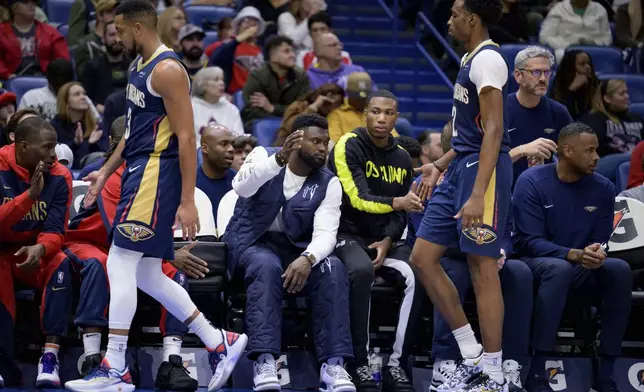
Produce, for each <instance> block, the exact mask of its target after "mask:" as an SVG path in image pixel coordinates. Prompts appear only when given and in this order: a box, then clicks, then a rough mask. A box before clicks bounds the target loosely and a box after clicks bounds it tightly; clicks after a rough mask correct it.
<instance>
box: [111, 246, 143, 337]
mask: <svg viewBox="0 0 644 392" xmlns="http://www.w3.org/2000/svg"><path fill="white" fill-rule="evenodd" d="M142 256H143V253H140V252H134V251H131V250H128V249H124V248H119V247H118V246H116V245H114V244H112V246H111V247H110V252H109V255H108V256H107V278H108V279H109V281H110V315H109V326H110V329H130V324H132V319H133V318H134V313H136V283H137V282H136V270H137V267H138V264H139V261H140V260H141V257H142Z"/></svg>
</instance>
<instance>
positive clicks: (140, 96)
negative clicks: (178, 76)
mask: <svg viewBox="0 0 644 392" xmlns="http://www.w3.org/2000/svg"><path fill="white" fill-rule="evenodd" d="M165 59H175V60H176V61H179V57H177V55H176V54H175V52H174V51H173V50H171V49H169V48H168V47H166V46H165V45H161V46H160V47H159V48H158V49H157V50H156V51H155V52H154V54H153V55H152V56H151V57H150V59H148V61H146V62H145V63H144V62H143V60H142V58H141V56H139V57H137V58H136V60H135V61H134V64H133V66H132V68H131V69H130V77H129V81H128V85H127V89H126V112H125V113H126V117H125V134H124V135H123V137H124V138H125V149H124V150H123V158H124V159H125V160H126V161H133V160H134V159H136V158H139V157H142V156H156V157H161V158H176V157H178V155H179V142H178V140H177V137H176V136H175V135H174V133H172V130H171V129H170V123H169V121H168V116H167V113H166V110H165V106H164V104H163V98H161V96H159V95H158V94H157V93H156V92H154V91H153V90H152V85H151V75H152V71H153V70H154V67H156V65H157V64H159V62H161V61H163V60H165ZM186 83H189V79H188V78H187V77H186Z"/></svg>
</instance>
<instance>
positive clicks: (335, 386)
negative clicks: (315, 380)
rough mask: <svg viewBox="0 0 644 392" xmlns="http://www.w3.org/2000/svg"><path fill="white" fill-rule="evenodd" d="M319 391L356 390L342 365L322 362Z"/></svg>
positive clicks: (338, 391)
mask: <svg viewBox="0 0 644 392" xmlns="http://www.w3.org/2000/svg"><path fill="white" fill-rule="evenodd" d="M319 390H320V392H356V386H355V385H353V383H352V382H351V377H350V376H349V373H347V371H346V370H345V369H344V367H342V365H339V364H336V365H329V364H328V363H323V364H322V366H321V367H320V388H319Z"/></svg>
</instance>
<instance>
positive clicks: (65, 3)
mask: <svg viewBox="0 0 644 392" xmlns="http://www.w3.org/2000/svg"><path fill="white" fill-rule="evenodd" d="M73 3H74V0H47V7H46V8H47V17H48V18H49V22H51V23H58V24H65V23H67V22H68V21H69V14H70V12H71V10H72V4H73Z"/></svg>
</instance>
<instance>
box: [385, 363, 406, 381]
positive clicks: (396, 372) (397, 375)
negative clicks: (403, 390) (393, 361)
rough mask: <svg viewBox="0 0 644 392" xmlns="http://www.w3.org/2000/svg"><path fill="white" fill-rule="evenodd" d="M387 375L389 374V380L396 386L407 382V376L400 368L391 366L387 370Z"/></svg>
mask: <svg viewBox="0 0 644 392" xmlns="http://www.w3.org/2000/svg"><path fill="white" fill-rule="evenodd" d="M389 374H391V378H393V380H394V383H396V384H398V383H408V382H409V378H407V374H406V373H405V371H404V370H403V369H402V368H401V367H400V366H392V367H391V368H389Z"/></svg>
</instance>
